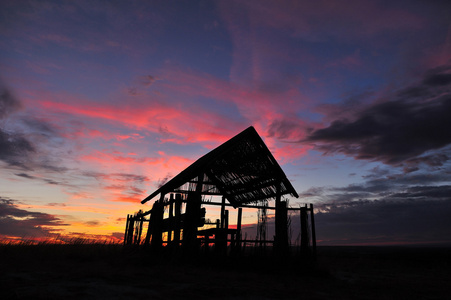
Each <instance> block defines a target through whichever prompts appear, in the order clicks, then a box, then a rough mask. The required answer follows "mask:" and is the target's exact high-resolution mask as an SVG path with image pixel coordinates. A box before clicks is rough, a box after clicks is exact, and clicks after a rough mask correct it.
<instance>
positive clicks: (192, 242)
mask: <svg viewBox="0 0 451 300" xmlns="http://www.w3.org/2000/svg"><path fill="white" fill-rule="evenodd" d="M197 178H198V181H197V186H196V191H195V192H192V193H189V194H188V199H187V203H186V212H185V219H184V225H183V248H184V251H185V253H186V254H191V253H194V252H195V250H196V248H197V246H198V245H197V226H198V224H199V220H200V210H201V205H202V186H203V179H204V174H203V173H202V174H199V176H198V177H197Z"/></svg>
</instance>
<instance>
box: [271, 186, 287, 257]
mask: <svg viewBox="0 0 451 300" xmlns="http://www.w3.org/2000/svg"><path fill="white" fill-rule="evenodd" d="M281 184H282V183H279V184H278V185H277V195H276V224H275V225H276V236H275V238H274V247H275V249H274V250H275V252H276V255H277V256H279V257H280V258H281V257H284V256H286V255H287V254H288V225H287V202H284V201H282V200H281V197H282V193H281V191H280V190H281V187H280V185H281Z"/></svg>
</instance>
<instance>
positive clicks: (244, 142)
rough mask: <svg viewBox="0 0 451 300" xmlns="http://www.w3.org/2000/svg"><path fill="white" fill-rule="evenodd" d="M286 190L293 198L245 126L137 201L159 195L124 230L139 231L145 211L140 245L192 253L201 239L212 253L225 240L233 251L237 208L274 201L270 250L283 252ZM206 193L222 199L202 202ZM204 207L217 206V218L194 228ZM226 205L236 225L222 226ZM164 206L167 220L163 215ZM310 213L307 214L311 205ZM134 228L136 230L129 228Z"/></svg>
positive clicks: (285, 245) (237, 245)
mask: <svg viewBox="0 0 451 300" xmlns="http://www.w3.org/2000/svg"><path fill="white" fill-rule="evenodd" d="M286 194H290V195H291V196H293V197H296V198H298V197H299V196H298V194H297V192H296V191H295V189H294V188H293V186H292V184H291V183H290V181H289V180H288V179H287V177H286V175H285V173H284V172H283V170H282V169H281V167H280V166H279V164H278V163H277V161H276V160H275V159H274V157H273V155H272V154H271V152H270V151H269V149H268V148H267V147H266V145H265V143H264V142H263V140H262V139H261V138H260V136H259V135H258V133H257V131H256V130H255V129H254V127H249V128H247V129H246V130H244V131H243V132H241V133H239V134H238V135H236V136H235V137H233V138H231V139H230V140H228V141H227V142H225V143H223V144H222V145H220V146H219V147H217V148H215V149H214V150H212V151H210V152H209V153H207V154H205V155H204V156H202V157H201V158H199V159H198V160H197V161H195V162H194V163H193V164H191V165H190V166H189V167H187V168H186V169H185V170H183V171H182V172H180V173H179V174H178V175H177V176H175V177H173V178H172V179H170V180H169V181H168V182H166V183H165V184H164V185H162V186H161V187H160V188H159V189H157V190H156V191H155V192H153V193H152V194H150V195H149V196H148V197H146V198H145V199H144V200H142V201H141V203H142V204H144V203H146V202H148V201H150V200H152V199H154V198H156V197H157V196H158V195H159V197H158V198H157V200H156V201H155V202H154V205H153V207H152V209H151V210H150V211H148V212H146V213H141V214H138V215H135V216H134V217H133V216H129V217H130V222H131V223H129V221H127V228H129V230H130V229H131V230H132V231H133V232H135V236H136V230H137V231H138V232H139V233H141V231H142V220H143V217H144V216H147V215H150V219H149V220H148V221H149V228H148V230H147V235H146V239H145V242H144V243H145V244H149V243H150V245H151V246H152V248H153V249H160V248H161V246H162V245H163V244H165V245H167V246H170V245H172V246H174V247H177V248H178V247H179V246H182V248H183V249H184V250H186V251H196V249H199V246H200V243H201V242H203V245H204V246H205V247H206V248H207V249H208V246H209V245H210V244H213V245H215V248H216V250H217V251H225V250H224V249H225V248H226V247H227V244H231V245H232V246H235V249H237V250H239V249H240V246H241V234H240V230H241V228H240V227H241V216H242V208H243V207H253V208H257V209H258V208H262V207H261V205H260V206H259V203H260V204H261V203H262V201H264V200H269V199H275V203H276V205H275V207H273V208H272V209H275V238H274V241H273V243H274V249H275V251H277V252H280V253H285V252H286V251H287V250H288V245H289V241H288V228H287V209H289V208H287V203H286V201H283V200H282V196H283V195H286ZM207 195H208V196H211V195H213V196H222V201H221V202H213V201H209V202H207V201H205V200H204V198H205V197H204V196H207ZM168 196H169V197H168ZM227 202H228V203H227ZM183 205H184V206H185V210H184V212H182V206H183ZM205 205H220V206H221V213H220V218H219V219H218V220H217V221H216V222H214V223H210V224H215V225H216V226H214V227H212V228H208V229H204V230H199V228H201V227H202V226H203V225H204V224H205V208H202V206H205ZM227 206H233V207H234V208H236V209H238V220H237V228H236V229H230V228H229V226H228V211H227V210H226V209H225V208H226V207H227ZM264 208H265V209H266V208H268V207H267V206H265V207H264ZM165 210H166V211H167V214H166V216H167V218H164V217H163V216H164V211H165ZM311 214H312V217H313V208H311ZM135 219H139V220H141V225H140V227H139V226H133V224H134V223H133V220H135ZM132 223H133V224H132ZM135 227H137V229H136V230H133V228H135ZM181 232H182V233H181ZM313 234H314V233H313ZM130 236H133V233H130V231H127V229H126V234H125V239H124V241H125V242H126V243H130V241H132V240H133V239H132V238H130ZM163 236H164V239H165V240H163ZM127 237H128V239H127ZM312 238H313V237H312ZM139 240H140V237H138V238H137V242H138V243H139ZM127 241H128V242H127ZM135 241H136V240H135ZM221 249H222V250H221Z"/></svg>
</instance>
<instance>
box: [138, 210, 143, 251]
mask: <svg viewBox="0 0 451 300" xmlns="http://www.w3.org/2000/svg"><path fill="white" fill-rule="evenodd" d="M143 223H144V217H143V216H141V217H140V220H139V234H138V243H137V244H138V245H139V244H140V243H141V234H142V232H143Z"/></svg>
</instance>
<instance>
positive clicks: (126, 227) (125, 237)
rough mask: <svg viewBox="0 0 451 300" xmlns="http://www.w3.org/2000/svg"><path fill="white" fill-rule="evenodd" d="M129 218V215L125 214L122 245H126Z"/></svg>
mask: <svg viewBox="0 0 451 300" xmlns="http://www.w3.org/2000/svg"><path fill="white" fill-rule="evenodd" d="M129 220H130V215H128V214H127V221H126V222H125V234H124V245H127V237H128V223H129Z"/></svg>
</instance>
